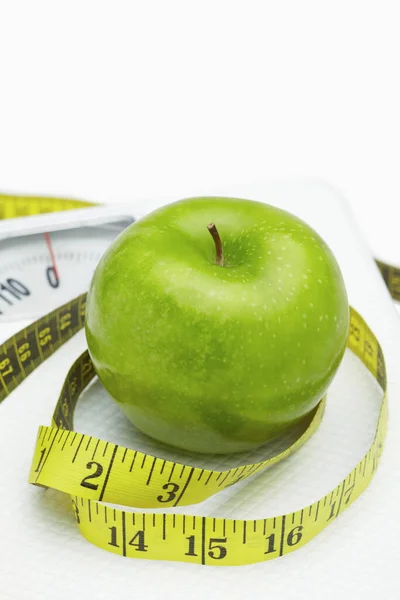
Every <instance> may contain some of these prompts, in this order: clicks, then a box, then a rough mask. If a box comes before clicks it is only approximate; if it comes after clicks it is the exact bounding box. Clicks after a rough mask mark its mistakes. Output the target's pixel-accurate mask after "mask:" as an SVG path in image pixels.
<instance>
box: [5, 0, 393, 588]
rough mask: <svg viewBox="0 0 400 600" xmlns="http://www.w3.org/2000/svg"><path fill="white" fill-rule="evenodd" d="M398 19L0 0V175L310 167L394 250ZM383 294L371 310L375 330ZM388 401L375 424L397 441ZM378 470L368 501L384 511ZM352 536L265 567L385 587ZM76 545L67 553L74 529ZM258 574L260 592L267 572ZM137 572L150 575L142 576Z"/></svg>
mask: <svg viewBox="0 0 400 600" xmlns="http://www.w3.org/2000/svg"><path fill="white" fill-rule="evenodd" d="M399 29H400V4H399V2H398V0H393V1H389V0H374V1H370V0H332V1H330V0H329V1H328V0H315V1H311V0H293V1H289V0H274V1H268V0H260V1H253V0H243V1H241V2H239V1H235V0H226V1H222V0H201V1H198V2H197V1H192V0H182V1H177V0H163V1H160V2H156V1H154V0H142V1H141V2H140V1H134V0H130V1H126V2H122V1H118V0H110V1H109V2H102V1H101V0H97V1H93V2H90V1H85V0H79V1H75V0H68V2H67V1H65V2H62V1H58V2H54V0H52V1H47V2H45V1H41V0H37V1H35V2H32V1H29V2H22V1H20V0H12V1H11V0H8V1H6V0H0V191H4V192H10V193H13V192H22V193H36V194H55V195H66V196H73V197H78V198H87V199H92V200H98V201H111V200H115V201H122V202H123V201H129V200H130V199H131V198H133V197H138V196H141V195H143V196H146V197H147V196H151V195H157V196H158V195H165V194H174V195H176V194H180V193H181V191H182V194H184V193H185V190H186V189H189V188H190V189H191V190H193V189H194V188H195V187H196V186H199V188H200V187H201V188H202V189H204V187H205V186H206V185H210V186H214V185H216V184H219V183H221V184H222V183H234V182H253V181H257V180H261V179H263V180H265V179H281V178H285V177H298V176H302V177H310V178H316V179H322V180H325V181H327V182H328V183H331V184H332V185H333V186H335V187H336V188H337V189H338V190H340V191H341V193H342V194H343V195H344V196H345V197H346V198H347V199H348V200H349V201H350V203H351V204H352V206H353V210H354V211H355V212H356V215H357V220H358V221H359V223H360V225H361V227H362V228H363V230H364V232H365V233H366V235H367V237H368V240H369V243H370V245H371V246H372V249H373V251H374V253H375V254H376V255H378V256H379V257H381V258H383V259H386V260H390V261H396V262H398V263H399V264H400V243H398V241H397V216H398V212H399V210H398V206H399V201H400V178H399V170H400V169H399V166H400V85H399V57H400V35H399ZM321 202H323V200H321ZM339 222H340V221H339ZM339 236H340V232H338V237H339ZM344 239H346V244H347V245H346V248H347V247H351V244H350V242H349V238H348V234H347V237H346V236H344ZM357 243H358V242H357ZM349 262H351V260H350V261H349ZM358 264H360V265H361V264H362V263H361V262H360V263H358ZM349 268H350V267H349ZM354 272H356V271H354ZM363 275H364V274H363V273H361V275H360V281H361V280H362V277H363ZM368 276H369V277H370V279H369V280H368V281H374V280H373V277H374V275H372V271H371V274H369V275H368ZM365 285H366V284H365ZM354 289H356V287H355V288H354ZM365 289H367V287H360V290H359V293H360V294H361V292H363V291H364V290H365ZM376 291H377V292H378V291H379V290H378V288H377V290H376ZM363 297H364V298H365V302H366V303H368V302H370V310H371V311H373V310H375V308H374V305H373V302H372V299H369V298H367V296H366V295H365V296H363ZM360 302H361V300H360ZM387 306H388V309H387V310H386V311H385V314H384V315H383V317H382V327H383V326H384V325H385V327H387V332H389V330H390V331H393V329H392V328H391V327H392V325H393V326H394V324H393V322H392V321H390V318H392V317H391V315H390V314H389V312H390V310H389V305H387ZM385 319H386V320H385ZM389 324H390V327H389ZM387 339H389V333H387ZM387 343H389V342H387ZM392 360H393V364H394V358H393V354H392ZM392 373H394V370H393V371H392ZM393 413H396V408H395V407H392V420H391V423H392V425H391V428H392V429H391V431H392V438H391V439H392V440H398V436H397V434H396V430H395V424H396V420H395V421H394V420H393ZM393 423H394V424H393ZM393 443H395V442H393ZM393 448H394V446H392V450H393ZM386 457H388V458H387V460H389V459H390V458H393V462H392V463H390V464H389V463H387V466H386V468H387V471H384V464H382V468H381V471H380V474H379V473H378V475H377V477H380V485H382V480H383V479H385V477H386V479H385V481H387V480H388V477H389V476H388V473H390V472H392V473H394V474H396V468H397V467H396V465H398V460H397V457H398V452H397V450H396V452H395V451H392V454H390V453H387V454H386ZM396 479H397V480H398V478H396V477H394V479H393V481H394V482H395V481H396ZM388 485H389V487H388V491H387V492H386V493H382V495H381V500H383V501H388V502H389V500H390V502H391V504H390V506H391V507H392V510H393V512H394V507H395V506H398V502H397V499H395V498H394V493H393V486H391V482H390V481H389V483H388ZM371 489H372V491H371V492H370V494H371V493H372V494H373V488H371ZM371 498H373V497H371V496H368V493H367V494H366V495H365V498H364V502H367V503H368V502H371V504H372V503H373V499H372V500H371ZM395 500H396V501H395ZM362 501H363V500H361V499H360V502H362ZM364 506H366V505H364ZM374 506H375V504H374ZM376 506H377V509H380V508H381V509H382V515H383V516H382V517H381V520H380V517H379V514H378V513H374V512H373V511H372V508H371V507H370V506H369V505H368V507H366V508H365V510H366V511H367V514H368V515H369V518H370V521H371V522H372V523H376V527H377V528H378V529H379V526H380V524H382V523H383V524H384V525H382V531H383V530H386V533H387V534H388V535H389V536H390V535H391V536H392V538H393V539H394V538H395V537H396V536H395V529H394V528H395V526H396V523H393V526H391V527H386V525H387V521H386V516H385V515H386V514H390V510H387V512H386V513H384V511H383V508H382V505H381V504H379V503H376ZM377 514H378V516H376V515H377ZM354 515H358V516H356V517H355V516H354ZM346 518H347V519H348V521H346V524H347V523H348V524H349V527H350V526H351V527H352V531H353V532H356V533H357V531H360V532H361V533H360V536H359V538H357V539H359V540H369V539H371V535H372V533H371V530H370V531H367V532H366V533H365V532H364V530H363V529H362V527H364V522H363V513H362V511H361V510H359V511H357V510H355V511H352V512H350V510H349V516H348V517H347V516H346V515H343V518H342V523H344V520H345V519H346ZM356 519H359V523H360V525H359V529H357V523H356ZM373 519H376V521H374V520H373ZM337 525H338V527H339V525H340V523H339V522H338V524H337ZM332 527H333V526H332ZM341 527H343V526H341ZM378 529H375V531H377V530H378ZM372 531H374V529H373V528H372ZM363 532H364V533H365V535H361V534H362V533H363ZM353 535H355V533H354V534H353ZM74 539H75V538H74ZM320 539H321V540H322V537H321V538H320ZM397 539H398V536H397V538H396V543H397ZM73 541H74V540H73ZM350 541H351V538H350ZM318 543H322V542H318ZM359 543H360V548H362V552H363V554H362V559H360V561H359V562H358V563H357V562H356V558H357V552H356V553H355V555H351V552H350V551H349V554H348V555H347V554H346V555H344V554H343V552H342V550H340V551H339V550H338V552H337V554H335V555H334V556H333V557H332V560H333V561H339V562H340V560H341V554H343V555H342V569H344V570H345V571H346V565H347V571H346V572H349V573H350V572H352V573H353V572H354V568H355V569H358V571H357V572H358V573H359V578H358V579H357V578H356V579H354V580H351V578H350V577H349V578H345V579H344V580H343V581H342V580H341V579H340V573H335V576H333V574H332V573H333V572H334V571H335V569H334V568H333V567H332V571H331V572H329V575H330V578H329V576H328V578H327V579H326V580H325V575H324V572H323V568H322V566H321V564H322V563H321V564H320V565H318V564H317V565H314V569H313V568H312V567H308V569H303V570H302V571H301V570H298V571H297V572H296V573H295V577H294V581H293V582H292V581H290V578H285V576H284V574H285V571H284V569H286V566H282V565H286V564H289V563H288V562H281V563H279V562H278V561H277V567H276V568H277V569H278V571H277V574H278V575H279V574H282V580H283V581H284V583H287V584H288V587H289V584H290V589H291V590H292V592H293V595H295V593H296V589H297V588H296V586H298V585H299V582H300V585H302V589H303V592H304V594H305V595H306V596H307V597H308V598H310V599H311V600H314V598H315V599H316V598H318V599H319V598H320V597H321V596H320V594H315V595H313V590H314V592H316V588H315V587H314V588H312V587H311V588H310V586H312V585H313V581H314V576H315V572H316V571H315V567H317V568H319V578H318V577H317V579H318V581H322V582H323V584H324V586H325V585H326V584H328V585H326V594H328V595H329V594H330V592H332V595H335V597H337V595H338V594H339V592H340V591H342V596H343V598H345V599H346V600H347V597H348V596H346V590H347V591H349V590H350V593H352V594H353V597H354V598H356V600H358V598H357V596H356V595H354V593H355V592H354V590H357V589H358V590H359V588H357V586H361V588H362V593H363V595H364V597H366V594H367V593H368V591H369V593H370V594H371V595H374V596H376V594H378V593H379V592H378V590H380V589H381V586H382V585H385V586H386V589H389V588H390V586H392V585H393V586H394V583H393V582H391V581H390V579H389V574H392V576H393V569H392V567H391V565H392V564H393V562H394V557H395V549H396V548H397V546H396V545H395V544H394V542H393V545H392V546H388V548H387V549H386V548H385V550H386V551H387V552H388V555H389V557H391V558H392V560H391V562H389V561H386V560H385V559H383V558H382V557H383V555H382V554H381V552H382V548H378V551H377V556H376V560H377V559H378V558H379V556H378V554H379V555H380V556H381V562H380V564H379V565H378V566H375V570H376V572H375V571H374V569H373V565H374V564H375V562H374V561H375V557H374V556H373V555H372V554H371V552H372V550H371V549H370V548H369V547H368V545H365V546H364V545H363V544H362V543H361V541H359ZM316 548H317V547H316ZM373 548H374V546H372V549H373ZM391 548H392V549H393V551H392V552H390V549H391ZM23 550H24V548H22V547H21V553H22V552H23ZM26 551H27V552H28V553H29V551H30V548H29V547H27V548H26ZM83 552H84V553H85V554H84V555H82V557H83V558H82V570H84V566H85V564H86V562H85V560H84V559H85V557H87V556H88V553H89V551H88V550H87V549H86V546H85V550H84V551H83ZM102 556H103V555H102ZM322 556H325V557H326V554H325V555H324V554H323V553H322ZM358 556H360V554H358ZM295 557H296V555H295V554H294V555H293V557H290V559H292V558H293V560H295ZM303 557H305V558H304V560H305V561H306V562H307V560H308V558H311V557H312V555H309V554H308V553H305V554H303ZM347 557H348V559H347ZM368 557H370V558H371V562H370V563H369V562H368ZM36 558H37V559H38V561H39V560H40V556H38V557H36ZM352 558H353V559H354V565H353V564H352ZM56 559H57V557H56ZM290 559H289V560H290ZM26 560H27V564H28V565H29V564H30V560H31V558H30V557H29V556H28V555H27V557H26ZM98 560H99V562H97V559H96V563H95V567H93V571H90V575H91V576H93V581H95V574H96V573H97V574H98V577H99V585H100V583H101V584H102V585H104V586H106V583H105V581H106V577H105V576H104V577H103V579H102V577H101V576H103V575H105V574H106V570H107V568H108V566H107V565H109V564H110V558H109V555H106V554H104V560H103V559H100V558H99V559H98ZM102 560H103V562H101V561H102ZM297 560H300V559H297V558H296V561H297ZM311 562H312V561H311V560H310V563H311ZM291 564H294V563H291ZM295 564H299V563H297V562H296V563H295ZM333 564H334V562H333V563H332V565H333ZM385 564H386V568H385ZM99 565H102V567H103V568H102V567H99ZM332 565H331V566H332ZM364 565H368V567H367V568H365V570H364ZM69 566H71V565H69ZM59 567H60V570H61V571H62V569H61V567H63V565H59ZM66 567H67V568H68V564H67V566H66ZM74 567H76V560H75V563H74V566H73V567H71V568H72V572H74ZM44 568H45V565H44V566H43V569H44ZM165 568H169V567H168V565H167V566H166V567H165ZM288 568H289V567H288ZM115 569H116V570H118V569H125V564H122V563H120V562H118V564H117V563H115ZM67 570H68V569H67ZM294 571H296V569H295V570H294ZM21 572H22V573H23V572H24V571H23V570H22V571H21ZM118 572H119V571H118ZM171 572H172V574H173V575H174V574H175V571H172V570H171ZM152 573H153V576H154V573H156V571H154V572H152ZM27 574H28V576H29V577H34V576H36V571H34V570H32V569H31V570H29V569H28V571H27ZM381 574H382V577H381ZM39 575H40V573H39V574H38V575H37V576H38V578H39ZM25 576H26V575H25ZM25 576H24V577H22V578H21V580H20V583H21V585H23V583H24V579H25ZM132 577H133V576H132V574H131V572H130V576H129V578H128V577H127V578H126V579H125V581H126V582H127V587H126V588H125V590H126V591H128V590H129V592H130V596H132V594H135V593H137V591H138V590H137V589H135V585H134V583H135V582H134V581H133V583H132ZM202 577H204V576H203V575H202ZM213 577H214V575H213ZM215 577H216V576H215ZM371 578H373V579H374V581H375V584H374V585H372V584H371V582H370V580H371ZM110 580H111V578H110ZM44 581H46V580H44ZM153 581H155V578H154V580H153ZM226 581H227V588H226V589H229V594H232V593H233V592H232V587H231V586H228V583H229V582H228V579H226ZM264 581H265V582H266V586H267V587H266V590H265V593H268V586H269V585H270V584H271V578H264V577H263V582H264ZM64 583H65V585H73V584H75V583H77V582H76V581H74V577H72V578H71V580H70V581H66V582H63V585H64ZM151 583H152V576H151V575H149V578H148V583H147V591H149V588H150V585H151ZM128 584H129V585H132V587H128ZM29 585H30V583H29V582H28V581H27V586H29ZM110 585H111V583H110ZM143 585H144V584H143ZM199 585H200V580H199V581H197V582H195V584H194V585H193V588H191V589H194V590H196V589H197V588H198V586H199ZM341 586H343V587H342V588H341ZM38 589H39V588H38ZM92 589H93V588H92V586H91V587H90V590H91V591H92ZM249 589H250V588H249ZM275 589H276V587H275ZM104 590H105V587H104ZM67 592H68V590H67V588H66V593H67ZM129 592H128V593H129ZM32 593H33V592H32V589H31V590H30V594H31V595H29V597H32ZM38 593H39V592H38ZM48 593H49V594H50V593H52V588H51V587H50V586H48ZM96 593H97V594H101V589H98V590H97V592H96ZM360 593H361V592H360ZM199 594H200V591H199ZM263 594H264V591H263ZM41 597H43V596H41ZM75 597H76V598H77V599H78V596H75ZM109 597H111V596H109ZM149 597H150V596H149ZM392 597H394V596H393V595H391V596H390V598H392ZM382 598H383V600H386V599H388V600H389V596H384V595H383V596H382Z"/></svg>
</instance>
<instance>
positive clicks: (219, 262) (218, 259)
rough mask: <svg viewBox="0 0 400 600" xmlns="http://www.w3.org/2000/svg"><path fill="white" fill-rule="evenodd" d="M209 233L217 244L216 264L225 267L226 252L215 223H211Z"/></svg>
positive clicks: (208, 227) (208, 226)
mask: <svg viewBox="0 0 400 600" xmlns="http://www.w3.org/2000/svg"><path fill="white" fill-rule="evenodd" d="M207 229H208V231H209V232H210V233H211V236H212V239H213V240H214V243H215V251H216V261H215V262H216V264H217V265H218V266H219V267H223V266H224V250H223V248H222V241H221V238H220V237H219V233H218V229H217V228H216V227H215V224H214V223H210V224H209V225H207Z"/></svg>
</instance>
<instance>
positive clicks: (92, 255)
mask: <svg viewBox="0 0 400 600" xmlns="http://www.w3.org/2000/svg"><path fill="white" fill-rule="evenodd" d="M128 224H129V223H128V222H126V221H124V222H120V223H109V224H104V225H100V226H90V227H79V228H74V229H63V230H59V231H53V232H50V233H48V232H45V233H38V234H34V235H33V234H30V235H22V236H19V237H12V238H9V239H3V240H0V322H8V321H15V320H24V319H36V318H38V317H40V316H42V315H44V314H46V313H48V312H50V311H51V310H53V309H54V308H56V307H57V306H60V305H61V304H64V303H65V302H67V301H68V300H71V299H72V298H75V297H76V296H78V295H79V294H82V293H83V292H86V291H87V290H88V287H89V284H90V280H91V278H92V275H93V272H94V270H95V268H96V265H97V264H98V262H99V260H100V258H101V256H102V254H103V252H104V251H105V250H106V248H107V247H108V246H109V244H110V243H111V242H112V241H113V239H114V238H115V237H116V236H117V235H118V234H119V233H120V232H121V231H122V230H123V229H124V228H125V227H126V226H127V225H128Z"/></svg>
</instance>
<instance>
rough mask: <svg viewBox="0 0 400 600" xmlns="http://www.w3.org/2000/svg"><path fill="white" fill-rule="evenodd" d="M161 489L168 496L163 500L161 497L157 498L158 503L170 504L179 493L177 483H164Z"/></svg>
mask: <svg viewBox="0 0 400 600" xmlns="http://www.w3.org/2000/svg"><path fill="white" fill-rule="evenodd" d="M162 489H163V490H165V491H166V492H167V494H168V496H167V498H163V497H162V495H160V496H157V500H158V501H159V502H172V500H175V498H176V494H177V493H178V492H179V485H178V484H177V483H172V482H170V483H166V484H165V485H163V486H162Z"/></svg>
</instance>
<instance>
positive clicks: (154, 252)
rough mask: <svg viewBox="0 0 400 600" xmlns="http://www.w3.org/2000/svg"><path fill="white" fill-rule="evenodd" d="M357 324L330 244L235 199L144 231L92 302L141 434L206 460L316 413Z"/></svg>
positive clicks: (168, 209)
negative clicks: (353, 322) (352, 319)
mask: <svg viewBox="0 0 400 600" xmlns="http://www.w3.org/2000/svg"><path fill="white" fill-rule="evenodd" d="M213 224H214V225H213ZM348 326H349V307H348V301H347V295H346V290H345V286H344V282H343V278H342V275H341V272H340V270H339V267H338V264H337V262H336V260H335V258H334V256H333V254H332V252H331V250H330V249H329V247H328V246H327V245H326V243H325V242H324V241H323V240H322V239H321V237H320V236H319V235H318V234H317V233H316V232H315V231H314V230H313V229H312V228H311V227H309V226H308V225H307V224H306V223H304V222H303V221H301V220H300V219H298V218H297V217H295V216H293V215H291V214H290V213H288V212H286V211H283V210H280V209H278V208H275V207H272V206H269V205H267V204H263V203H260V202H254V201H251V200H241V199H233V198H193V199H188V200H182V201H180V202H176V203H173V204H170V205H167V206H164V207H162V208H160V209H158V210H156V211H155V212H153V213H151V214H149V215H148V216H146V217H145V218H143V219H141V220H140V221H138V222H137V223H134V224H133V225H132V226H130V227H129V228H127V229H126V230H125V231H124V232H123V233H122V234H121V235H120V236H119V237H118V238H117V239H116V240H115V241H114V243H113V244H112V245H111V246H110V247H109V248H108V250H107V251H106V252H105V254H104V256H103V257H102V259H101V261H100V263H99V265H98V267H97V269H96V272H95V274H94V277H93V280H92V282H91V286H90V290H89V293H88V298H87V313H86V336H87V341H88V346H89V352H90V355H91V357H92V360H93V363H94V366H95V369H96V372H97V374H98V376H99V378H100V381H101V382H102V384H103V385H104V387H105V388H106V390H108V392H109V393H110V394H111V396H112V397H113V398H114V399H115V400H116V402H117V403H118V404H119V406H120V407H121V409H122V410H123V411H124V413H125V414H126V415H127V416H128V417H129V419H130V420H131V421H132V422H133V423H134V425H135V426H136V427H137V428H138V429H140V430H141V431H143V432H144V433H146V434H148V435H149V436H151V437H152V438H155V439H156V440H159V441H161V442H165V443H167V444H170V445H172V446H175V447H179V448H183V449H185V450H190V451H195V452H206V453H228V452H237V451H242V450H247V449H251V448H254V447H257V446H260V445H261V444H263V443H265V442H268V441H269V440H271V439H273V438H274V437H276V436H279V435H281V434H282V433H283V432H284V431H285V430H287V429H288V428H289V427H291V426H294V425H295V424H297V423H298V422H299V421H301V420H302V419H304V418H306V417H307V416H309V415H310V412H311V411H312V410H313V409H314V408H315V406H316V405H317V404H318V402H319V401H320V399H321V397H322V396H323V395H324V393H325V392H326V390H327V387H328V385H329V383H330V381H331V380H332V377H333V376H334V374H335V372H336V370H337V368H338V366H339V364H340V361H341V359H342V357H343V353H344V350H345V346H346V339H347V333H348Z"/></svg>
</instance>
